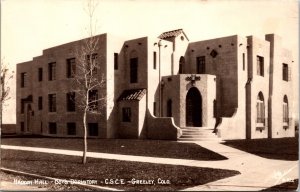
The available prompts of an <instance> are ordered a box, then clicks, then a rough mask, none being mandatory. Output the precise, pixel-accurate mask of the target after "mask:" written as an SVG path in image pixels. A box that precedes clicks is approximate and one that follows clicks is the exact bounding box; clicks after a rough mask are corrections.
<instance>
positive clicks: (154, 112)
mask: <svg viewBox="0 0 300 192" xmlns="http://www.w3.org/2000/svg"><path fill="white" fill-rule="evenodd" d="M153 115H154V116H156V102H154V103H153Z"/></svg>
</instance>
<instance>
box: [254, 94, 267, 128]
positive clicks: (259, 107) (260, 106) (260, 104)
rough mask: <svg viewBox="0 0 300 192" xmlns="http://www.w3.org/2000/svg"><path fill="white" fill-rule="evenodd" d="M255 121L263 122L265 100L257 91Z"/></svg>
mask: <svg viewBox="0 0 300 192" xmlns="http://www.w3.org/2000/svg"><path fill="white" fill-rule="evenodd" d="M256 118H257V119H256V122H257V123H262V124H264V123H265V102H264V96H263V94H262V92H259V94H258V96H257V100H256Z"/></svg>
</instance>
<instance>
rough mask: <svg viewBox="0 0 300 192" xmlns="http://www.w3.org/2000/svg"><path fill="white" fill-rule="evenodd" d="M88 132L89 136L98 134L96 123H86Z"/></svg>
mask: <svg viewBox="0 0 300 192" xmlns="http://www.w3.org/2000/svg"><path fill="white" fill-rule="evenodd" d="M88 134H89V136H98V123H89V124H88Z"/></svg>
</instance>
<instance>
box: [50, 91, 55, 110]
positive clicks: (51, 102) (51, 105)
mask: <svg viewBox="0 0 300 192" xmlns="http://www.w3.org/2000/svg"><path fill="white" fill-rule="evenodd" d="M48 112H50V113H52V112H56V94H55V93H52V94H48Z"/></svg>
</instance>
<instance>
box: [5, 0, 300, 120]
mask: <svg viewBox="0 0 300 192" xmlns="http://www.w3.org/2000/svg"><path fill="white" fill-rule="evenodd" d="M84 6H85V1H84V0H1V58H4V59H5V61H6V62H7V63H9V65H10V66H11V68H12V69H15V65H16V63H19V62H24V61H28V60H31V59H32V58H33V57H35V56H38V55H41V54H42V51H43V49H46V48H49V47H53V46H56V45H60V44H63V43H67V42H70V41H74V40H78V39H81V38H84V37H86V31H85V29H84V28H85V27H86V26H87V24H88V17H87V15H86V13H85V11H84ZM298 8H299V7H298V1H297V0H254V1H253V0H252V1H250V0H230V1H225V0H222V1H221V0H195V1H193V0H160V1H158V0H152V1H151V0H148V1H146V0H139V1H137V0H103V1H99V4H98V7H97V12H96V18H97V24H98V29H97V31H98V33H99V34H100V33H114V34H115V35H120V36H123V37H126V38H127V39H131V38H138V37H143V36H155V37H157V36H158V35H160V34H161V33H162V32H165V31H169V30H174V29H178V28H183V30H184V31H185V33H186V34H187V36H188V37H189V39H190V41H198V40H205V39H211V38H217V37H222V36H229V35H235V34H238V35H242V36H248V35H254V36H258V37H260V38H264V34H268V33H276V34H278V35H280V36H281V37H282V38H283V44H284V46H285V47H286V48H289V49H291V50H292V51H293V56H294V60H295V62H294V63H295V64H296V65H297V66H295V67H296V68H295V70H294V71H295V72H294V73H293V74H294V75H293V78H295V79H296V80H297V82H298V79H299V77H298V61H299V59H298V52H299V51H298V44H299V40H298V34H299V33H298V23H299V21H298ZM295 89H296V92H297V95H298V92H299V89H298V86H295ZM12 90H13V91H12V96H13V98H12V99H11V100H10V102H8V106H6V108H5V111H4V117H3V118H4V119H3V120H4V123H14V122H15V82H12ZM296 100H297V101H298V99H296ZM295 108H297V109H298V103H297V107H295Z"/></svg>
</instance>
